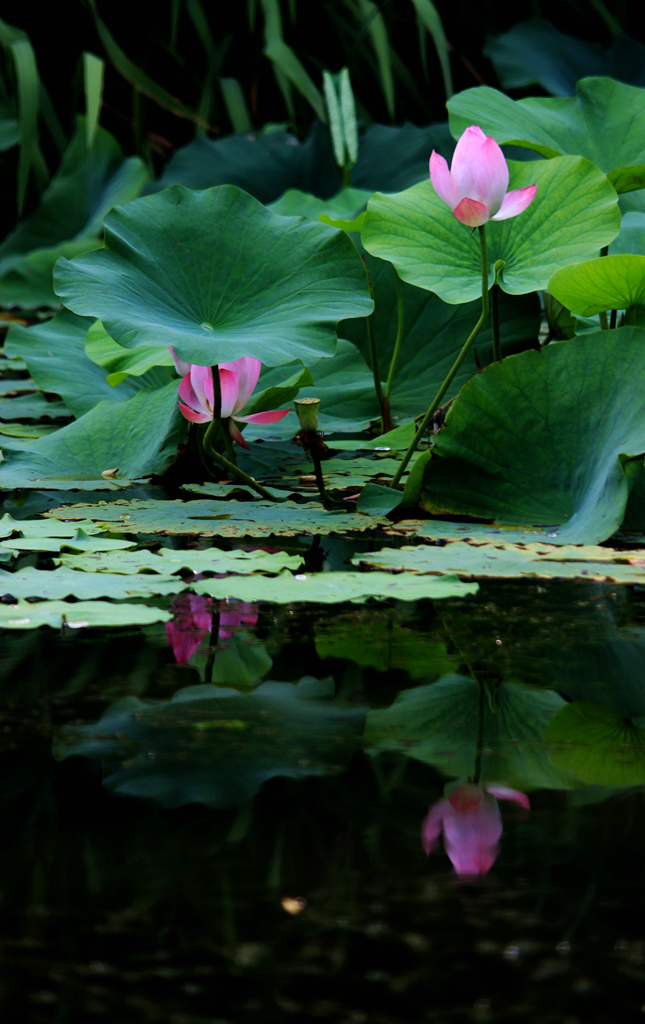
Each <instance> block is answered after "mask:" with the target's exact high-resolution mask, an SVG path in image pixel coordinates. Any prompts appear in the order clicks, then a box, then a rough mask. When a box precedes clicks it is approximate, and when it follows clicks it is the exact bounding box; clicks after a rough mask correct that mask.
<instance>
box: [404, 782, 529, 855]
mask: <svg viewBox="0 0 645 1024" xmlns="http://www.w3.org/2000/svg"><path fill="white" fill-rule="evenodd" d="M496 797H498V798H499V799H500V800H512V801H513V802H514V803H516V804H519V805H520V807H524V808H525V810H527V811H528V810H530V807H531V805H530V803H529V798H528V797H527V796H526V794H525V793H518V791H517V790H516V789H509V788H508V787H507V786H486V788H485V790H484V789H482V787H481V786H475V785H474V784H473V783H472V782H465V783H461V784H460V785H458V786H455V788H454V789H453V791H452V793H451V794H450V796H449V797H447V798H446V799H445V800H440V801H439V802H438V803H436V804H433V806H432V807H431V808H430V811H429V813H428V815H427V816H426V817H425V818H424V821H423V825H422V826H421V839H422V842H423V848H424V850H425V851H426V853H428V854H429V853H430V851H431V850H434V849H435V848H436V846H437V843H438V841H439V836H440V834H441V831H442V829H443V844H444V846H445V849H446V853H447V854H448V856H449V857H450V860H451V861H452V865H453V867H454V869H455V871H456V872H457V874H458V875H485V874H486V872H487V871H489V870H490V868H491V867H492V866H493V864H494V863H495V858H496V857H497V853H498V851H499V840H500V837H501V835H502V815H501V813H500V809H499V807H498V805H497V800H496V799H495V798H496Z"/></svg>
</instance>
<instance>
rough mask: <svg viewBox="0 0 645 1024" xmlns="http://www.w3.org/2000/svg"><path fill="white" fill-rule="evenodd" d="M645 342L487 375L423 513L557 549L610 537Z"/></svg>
mask: <svg viewBox="0 0 645 1024" xmlns="http://www.w3.org/2000/svg"><path fill="white" fill-rule="evenodd" d="M644 342H645V331H643V330H640V329H638V328H635V327H634V328H630V327H623V328H621V329H620V330H616V331H602V332H600V333H596V334H593V335H588V336H586V337H584V338H576V339H573V340H572V341H567V342H565V343H563V344H560V345H549V346H547V347H546V348H545V349H544V350H543V351H542V352H541V353H537V352H524V353H521V354H520V355H517V356H511V357H509V358H508V359H505V360H504V362H503V363H497V364H495V365H494V366H491V367H488V368H487V369H486V370H485V371H484V372H483V373H482V374H480V375H479V376H477V377H475V378H474V379H473V380H471V381H470V382H469V383H468V384H466V385H465V387H464V388H463V390H462V391H461V392H460V394H459V396H458V398H457V399H456V400H455V402H454V404H453V406H452V408H451V410H450V412H449V414H448V417H447V419H446V423H445V425H444V427H443V429H442V430H441V431H440V432H439V434H438V435H437V437H436V446H435V448H434V450H433V457H432V458H431V460H430V462H429V463H428V465H427V466H426V469H425V477H424V480H425V491H424V497H423V504H424V506H425V507H426V508H427V509H428V511H430V512H432V513H436V514H446V513H450V514H455V513H459V514H467V515H473V516H479V517H482V518H490V519H495V520H497V522H500V523H509V524H516V525H537V526H546V527H549V530H548V533H549V534H555V535H556V537H557V538H558V542H559V543H573V544H595V543H598V542H600V541H602V540H606V539H607V538H608V537H611V536H612V534H614V533H615V532H616V530H617V529H618V527H619V526H620V524H621V522H622V519H623V515H624V512H625V507H626V503H627V498H628V493H629V488H628V484H627V481H626V478H625V473H624V470H623V468H622V457H623V456H636V455H640V454H642V453H643V452H645V404H644V403H645V397H644V394H643V388H642V381H643V379H645V344H644Z"/></svg>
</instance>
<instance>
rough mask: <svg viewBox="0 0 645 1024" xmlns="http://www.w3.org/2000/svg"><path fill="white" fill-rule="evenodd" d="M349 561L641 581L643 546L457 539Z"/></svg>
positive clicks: (463, 573)
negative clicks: (621, 546)
mask: <svg viewBox="0 0 645 1024" xmlns="http://www.w3.org/2000/svg"><path fill="white" fill-rule="evenodd" d="M351 561H352V565H357V566H360V567H366V566H367V567H368V568H370V569H385V570H386V571H388V572H413V573H431V574H433V575H441V574H443V573H447V574H454V573H456V574H457V576H460V577H462V578H463V577H481V576H497V577H505V576H506V577H520V576H523V577H527V576H528V577H541V578H544V579H580V580H611V581H612V582H616V583H640V584H643V583H645V554H644V553H643V551H642V550H640V549H636V550H634V551H625V550H623V549H619V550H614V549H613V548H606V547H602V548H601V547H596V546H593V545H589V546H584V545H575V546H569V545H562V546H555V545H552V544H548V543H539V542H538V543H533V544H513V543H512V541H511V540H510V538H509V540H508V541H507V542H506V543H501V542H498V544H497V545H495V544H486V543H481V542H477V543H468V542H467V541H455V542H454V543H452V544H445V545H443V546H440V547H437V546H436V545H434V544H433V545H431V546H426V545H423V544H417V545H415V546H414V547H403V548H398V549H397V548H383V549H382V550H381V551H376V552H367V551H366V552H359V553H358V554H356V555H355V556H354V557H353V558H352V560H351Z"/></svg>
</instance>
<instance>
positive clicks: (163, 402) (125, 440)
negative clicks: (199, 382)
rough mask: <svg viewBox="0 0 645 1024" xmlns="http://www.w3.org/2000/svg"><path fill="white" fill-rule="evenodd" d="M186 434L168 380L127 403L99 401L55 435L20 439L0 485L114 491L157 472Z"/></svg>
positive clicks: (3, 467)
mask: <svg viewBox="0 0 645 1024" xmlns="http://www.w3.org/2000/svg"><path fill="white" fill-rule="evenodd" d="M185 436H186V421H185V420H184V419H183V418H182V416H181V414H180V412H179V410H178V407H177V382H176V381H171V383H170V384H167V385H166V387H164V388H157V389H156V390H155V391H143V390H141V391H139V392H138V393H137V394H136V395H135V397H134V398H131V399H130V400H129V401H127V402H101V403H100V404H99V405H97V406H95V408H94V409H91V410H90V412H88V413H86V414H85V415H84V416H81V418H80V419H78V420H75V421H74V423H70V424H69V425H68V426H66V427H63V428H62V429H61V430H57V431H56V432H55V433H54V434H48V435H47V436H46V437H41V438H39V439H38V440H37V441H31V442H28V443H27V442H23V443H22V445H21V450H20V451H15V452H13V453H12V454H11V455H10V457H9V458H8V459H7V460H6V461H5V462H2V463H1V464H0V489H6V488H14V487H28V488H31V487H36V488H38V489H41V488H48V489H52V490H86V491H87V490H96V489H98V490H100V489H109V490H114V489H115V488H119V487H122V486H124V485H127V484H128V483H129V481H130V480H131V479H137V478H140V477H144V476H151V475H152V474H154V473H162V472H163V471H164V470H165V469H167V467H168V466H169V465H170V463H171V462H172V460H173V459H174V458H175V455H176V452H177V444H178V442H179V441H181V440H182V439H183V438H184V437H185ZM104 473H105V474H106V475H105V476H103V475H102V474H104ZM83 518H84V517H83Z"/></svg>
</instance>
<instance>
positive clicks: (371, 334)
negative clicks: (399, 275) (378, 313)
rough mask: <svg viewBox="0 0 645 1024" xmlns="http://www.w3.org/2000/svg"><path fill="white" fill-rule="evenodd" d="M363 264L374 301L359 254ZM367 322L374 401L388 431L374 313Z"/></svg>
mask: <svg viewBox="0 0 645 1024" xmlns="http://www.w3.org/2000/svg"><path fill="white" fill-rule="evenodd" d="M361 259H362V261H363V266H364V267H365V275H366V277H367V287H368V288H369V292H370V298H371V300H372V302H374V301H375V300H374V285H373V284H372V275H371V274H370V271H369V267H368V266H367V260H366V259H365V257H364V256H361ZM366 323H367V340H368V342H369V346H370V362H371V364H372V376H373V377H374V391H375V392H376V401H377V402H378V407H379V411H380V413H381V420H382V423H383V430H384V431H386V432H387V431H388V430H392V429H393V428H394V424H393V423H392V420H391V418H390V411H389V408H388V405H387V401H386V400H385V398H384V396H383V387H382V385H381V371H380V369H379V363H378V352H377V351H376V333H375V331H374V313H370V315H369V316H368V317H367V320H366Z"/></svg>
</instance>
